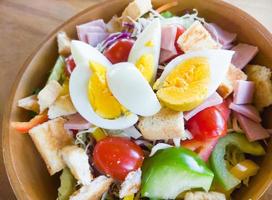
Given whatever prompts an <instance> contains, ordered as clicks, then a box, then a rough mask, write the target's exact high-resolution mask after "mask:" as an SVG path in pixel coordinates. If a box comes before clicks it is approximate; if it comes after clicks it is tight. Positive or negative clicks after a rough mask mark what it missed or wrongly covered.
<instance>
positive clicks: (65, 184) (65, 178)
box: [57, 168, 77, 200]
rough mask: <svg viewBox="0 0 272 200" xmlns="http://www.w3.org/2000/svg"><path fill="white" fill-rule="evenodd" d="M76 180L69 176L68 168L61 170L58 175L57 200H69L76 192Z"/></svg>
mask: <svg viewBox="0 0 272 200" xmlns="http://www.w3.org/2000/svg"><path fill="white" fill-rule="evenodd" d="M76 184H77V182H76V179H75V178H74V177H73V175H72V174H71V172H70V170H69V169H68V168H64V169H63V170H62V174H61V175H60V187H59V189H58V199H57V200H69V198H70V195H72V194H73V193H74V192H75V191H76Z"/></svg>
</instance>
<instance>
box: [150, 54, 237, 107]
mask: <svg viewBox="0 0 272 200" xmlns="http://www.w3.org/2000/svg"><path fill="white" fill-rule="evenodd" d="M233 54H234V52H233V51H229V50H202V51H192V52H188V53H186V54H183V55H181V56H178V57H177V58H175V59H173V60H172V61H171V62H170V63H168V64H167V66H166V67H165V69H164V71H163V73H162V75H161V77H160V78H159V79H157V81H156V82H155V84H154V86H153V88H154V89H155V90H157V97H158V98H159V99H160V101H161V102H162V103H163V104H164V105H165V106H167V107H169V108H171V109H173V110H177V111H189V110H192V109H194V108H195V107H197V106H198V105H200V104H201V103H202V102H203V101H204V100H205V99H207V98H208V97H209V96H211V95H212V94H213V93H214V92H215V91H216V89H217V88H218V87H219V85H220V84H221V83H222V81H223V80H224V78H225V77H226V74H227V71H228V69H229V65H230V63H231V58H232V56H233Z"/></svg>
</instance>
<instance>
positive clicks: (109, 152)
mask: <svg viewBox="0 0 272 200" xmlns="http://www.w3.org/2000/svg"><path fill="white" fill-rule="evenodd" d="M93 159H94V165H95V167H96V168H97V169H98V170H99V171H101V172H103V173H105V174H108V175H110V176H111V177H113V178H114V179H117V180H119V181H123V180H124V179H125V178H126V176H127V174H128V173H129V172H130V171H134V170H136V169H138V168H140V167H141V166H142V163H143V159H144V154H143V151H142V149H141V148H140V147H139V146H138V145H136V144H135V143H134V142H132V141H130V140H129V139H127V138H120V137H107V138H105V139H103V140H101V141H99V142H98V143H97V144H96V145H95V147H94V152H93Z"/></svg>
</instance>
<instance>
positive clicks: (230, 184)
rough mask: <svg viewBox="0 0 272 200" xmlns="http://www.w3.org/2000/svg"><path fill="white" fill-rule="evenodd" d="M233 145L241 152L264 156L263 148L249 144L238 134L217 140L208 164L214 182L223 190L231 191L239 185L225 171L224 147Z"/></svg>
mask: <svg viewBox="0 0 272 200" xmlns="http://www.w3.org/2000/svg"><path fill="white" fill-rule="evenodd" d="M229 145H234V146H236V147H238V148H239V149H240V150H241V151H243V152H245V153H249V154H252V155H255V156H260V155H264V154H265V151H264V149H263V147H262V146H261V145H260V144H259V143H257V142H251V143H250V142H249V141H248V140H247V138H246V137H245V136H244V135H242V134H239V133H230V134H228V135H226V136H225V137H223V138H221V139H219V142H218V143H217V145H216V147H215V149H214V150H213V152H212V155H211V157H210V164H211V167H212V170H213V172H214V175H215V179H216V181H217V182H218V183H219V184H220V185H222V187H223V188H224V189H225V190H231V189H233V188H234V187H236V186H237V185H239V184H240V182H241V181H240V180H239V179H237V178H236V177H235V176H233V175H232V174H231V173H230V172H229V170H228V169H227V165H226V162H225V160H224V156H225V154H226V147H227V146H229Z"/></svg>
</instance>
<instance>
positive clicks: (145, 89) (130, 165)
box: [11, 0, 272, 200]
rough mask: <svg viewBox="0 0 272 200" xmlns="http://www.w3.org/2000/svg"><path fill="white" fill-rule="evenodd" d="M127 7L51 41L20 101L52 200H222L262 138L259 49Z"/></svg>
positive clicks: (263, 76) (266, 90) (266, 77)
mask: <svg viewBox="0 0 272 200" xmlns="http://www.w3.org/2000/svg"><path fill="white" fill-rule="evenodd" d="M175 6H177V2H175V1H173V2H169V3H167V4H165V5H163V6H161V7H159V8H157V9H156V10H155V9H153V8H152V4H151V1H150V0H135V1H133V2H131V3H130V4H129V5H128V6H127V7H126V8H125V10H124V11H123V13H122V15H121V16H113V18H112V19H111V20H110V21H109V22H107V23H105V22H104V20H103V19H97V20H93V21H90V22H87V23H85V24H79V25H77V26H76V27H75V29H76V32H77V35H78V38H69V36H68V35H67V34H66V33H65V32H59V33H58V34H57V44H58V52H59V56H58V58H57V60H56V63H55V65H54V66H53V68H52V70H51V72H50V75H49V77H48V81H47V82H46V84H45V85H44V87H43V88H36V89H35V91H33V93H32V94H31V95H30V96H28V97H25V98H22V99H20V100H19V101H18V106H19V107H21V108H24V109H26V110H28V111H29V114H30V115H31V117H32V118H31V119H30V121H28V122H12V123H11V126H12V127H13V128H14V129H15V130H16V131H17V132H19V133H28V134H29V135H30V137H31V138H32V140H33V142H34V144H35V146H36V147H37V150H38V151H39V153H40V154H41V157H42V158H43V160H44V162H45V164H46V166H47V169H48V172H49V174H50V175H51V176H52V175H55V174H58V175H60V186H59V189H58V197H57V199H58V200H68V199H70V200H96V199H103V200H105V199H107V200H111V199H125V200H139V199H185V200H215V199H216V200H223V199H230V198H231V194H232V192H233V191H234V190H236V189H237V188H239V187H241V186H242V185H245V186H248V184H249V182H250V178H251V177H252V176H254V175H256V174H257V173H258V170H259V166H258V164H257V163H256V162H255V161H254V160H255V159H254V158H255V157H258V156H263V155H264V154H265V144H266V139H267V138H268V137H269V136H270V134H269V133H270V132H271V130H268V129H265V128H264V127H263V126H262V124H261V117H260V114H261V112H262V111H263V109H264V108H265V107H267V106H269V105H271V104H272V83H271V71H270V69H269V68H268V67H265V66H261V65H256V64H249V62H250V61H251V60H252V59H253V57H254V56H255V55H256V54H257V53H258V47H256V46H253V45H250V44H245V43H239V42H238V41H236V36H237V34H236V33H231V32H228V31H227V30H224V29H223V28H221V27H220V25H219V24H215V23H212V22H207V21H206V20H205V19H204V18H201V17H199V16H198V12H197V10H191V11H188V10H187V11H186V12H184V14H183V15H181V16H176V15H174V14H173V13H171V12H170V11H169V9H171V8H172V7H175Z"/></svg>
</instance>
